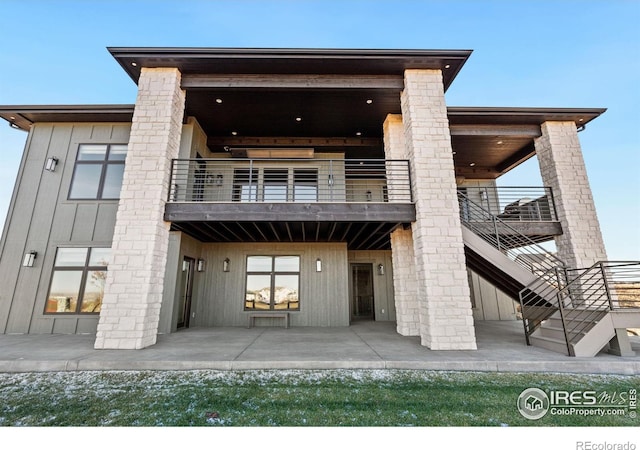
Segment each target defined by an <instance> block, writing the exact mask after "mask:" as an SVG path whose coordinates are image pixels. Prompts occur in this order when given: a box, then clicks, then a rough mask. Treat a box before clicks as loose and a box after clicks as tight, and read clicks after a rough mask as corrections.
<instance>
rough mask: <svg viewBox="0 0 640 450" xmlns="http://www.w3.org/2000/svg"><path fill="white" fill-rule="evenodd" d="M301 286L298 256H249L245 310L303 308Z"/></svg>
mask: <svg viewBox="0 0 640 450" xmlns="http://www.w3.org/2000/svg"><path fill="white" fill-rule="evenodd" d="M299 285H300V257H299V256H249V257H247V289H246V292H245V302H244V309H245V310H247V311H253V310H297V309H300V299H299V296H298V291H299Z"/></svg>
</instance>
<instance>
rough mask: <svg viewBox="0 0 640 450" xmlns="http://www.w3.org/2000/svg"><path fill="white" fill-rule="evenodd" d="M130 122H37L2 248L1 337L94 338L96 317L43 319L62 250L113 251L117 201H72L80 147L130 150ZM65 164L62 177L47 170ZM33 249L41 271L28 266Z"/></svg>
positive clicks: (68, 316) (0, 270)
mask: <svg viewBox="0 0 640 450" xmlns="http://www.w3.org/2000/svg"><path fill="white" fill-rule="evenodd" d="M130 129H131V124H128V123H111V124H110V123H99V124H91V123H82V124H68V123H37V124H34V125H33V127H32V129H31V131H30V132H29V137H28V139H27V144H26V147H25V152H24V155H23V159H22V163H21V165H20V169H19V172H18V178H17V180H16V188H15V190H14V194H13V198H12V201H11V204H10V208H9V213H8V215H7V220H6V222H5V227H4V232H3V238H2V241H1V248H0V286H2V289H1V291H2V292H1V293H0V333H94V332H95V330H96V326H97V323H98V316H97V315H87V314H83V315H75V314H73V315H72V314H68V315H52V314H48V315H45V314H44V308H45V302H46V298H47V295H48V291H49V283H50V281H51V275H52V270H53V264H54V259H55V255H56V249H57V247H74V246H75V247H110V246H111V240H112V236H113V229H114V224H115V217H116V210H117V208H118V201H117V200H90V201H88V200H68V199H67V197H68V194H69V189H70V186H71V178H72V176H73V170H74V165H75V160H76V155H77V152H78V146H79V145H80V144H92V143H93V144H126V143H127V142H128V140H129V133H130ZM49 157H56V158H58V166H57V167H56V170H55V172H48V171H45V170H44V165H45V162H46V160H47V158H49ZM30 250H35V251H37V252H38V256H37V258H36V261H35V265H34V267H22V258H23V256H24V254H25V253H26V252H28V251H30Z"/></svg>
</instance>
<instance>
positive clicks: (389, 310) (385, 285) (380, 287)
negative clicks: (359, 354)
mask: <svg viewBox="0 0 640 450" xmlns="http://www.w3.org/2000/svg"><path fill="white" fill-rule="evenodd" d="M348 259H349V264H351V263H363V264H371V265H372V267H373V306H374V308H375V315H374V317H375V321H376V322H389V321H391V322H393V321H395V320H396V305H395V302H394V293H393V270H392V261H391V252H390V251H388V250H372V251H355V250H354V251H349V253H348ZM379 264H382V265H383V267H384V275H380V274H379V273H378V270H377V267H378V265H379ZM348 270H349V272H348V273H349V274H351V268H349V269H348ZM349 299H351V279H350V278H349Z"/></svg>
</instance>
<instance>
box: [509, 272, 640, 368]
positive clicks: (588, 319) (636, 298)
mask: <svg viewBox="0 0 640 450" xmlns="http://www.w3.org/2000/svg"><path fill="white" fill-rule="evenodd" d="M566 273H567V276H566V278H565V281H566V284H565V285H564V286H562V287H561V288H560V289H559V290H558V291H557V293H556V298H557V304H558V305H559V310H560V314H561V318H562V326H563V329H564V335H565V341H566V343H567V352H568V354H569V355H570V356H573V355H574V350H573V346H574V344H576V343H577V342H579V341H580V339H582V337H583V336H584V335H585V334H586V333H587V332H588V331H589V330H590V329H591V328H592V327H593V326H594V325H595V324H596V323H597V321H598V320H600V319H601V318H602V317H603V316H604V315H605V314H606V313H607V312H608V311H612V310H614V309H618V308H625V307H635V308H637V307H640V261H599V262H597V263H595V264H594V265H592V266H591V267H589V268H586V269H571V270H566ZM526 289H527V288H525V289H523V291H525V290H526ZM521 297H522V291H521Z"/></svg>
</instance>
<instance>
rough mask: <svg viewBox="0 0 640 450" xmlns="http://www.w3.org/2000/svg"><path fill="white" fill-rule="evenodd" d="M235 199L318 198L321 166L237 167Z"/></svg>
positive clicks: (240, 200) (274, 200)
mask: <svg viewBox="0 0 640 450" xmlns="http://www.w3.org/2000/svg"><path fill="white" fill-rule="evenodd" d="M233 201H234V202H266V203H282V202H301V203H310V202H317V201H318V169H287V168H277V169H276V168H274V169H271V168H269V169H265V168H261V167H255V168H253V169H252V170H251V171H249V170H248V169H236V170H235V171H234V173H233Z"/></svg>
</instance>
